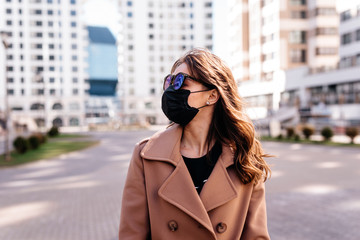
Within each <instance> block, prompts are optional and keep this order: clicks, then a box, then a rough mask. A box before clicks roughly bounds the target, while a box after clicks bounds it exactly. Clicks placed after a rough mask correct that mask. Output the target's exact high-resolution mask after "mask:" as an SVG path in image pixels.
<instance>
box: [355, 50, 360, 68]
mask: <svg viewBox="0 0 360 240" xmlns="http://www.w3.org/2000/svg"><path fill="white" fill-rule="evenodd" d="M355 63H356V65H357V66H360V53H359V54H357V55H356V60H355Z"/></svg>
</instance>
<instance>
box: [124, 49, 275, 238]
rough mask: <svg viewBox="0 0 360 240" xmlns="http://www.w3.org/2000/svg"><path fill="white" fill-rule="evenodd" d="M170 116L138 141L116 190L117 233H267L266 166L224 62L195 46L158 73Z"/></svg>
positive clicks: (245, 235)
mask: <svg viewBox="0 0 360 240" xmlns="http://www.w3.org/2000/svg"><path fill="white" fill-rule="evenodd" d="M164 90H165V91H164V94H163V96H162V109H163V111H164V113H165V115H166V116H167V117H168V118H169V120H171V121H172V122H174V123H173V124H171V125H170V126H169V127H168V128H167V129H166V130H164V131H162V132H158V133H156V134H155V135H154V136H152V137H151V138H149V139H146V140H143V141H141V142H140V143H138V144H137V145H136V147H135V150H134V152H133V157H132V160H131V162H130V166H129V170H128V175H127V179H126V183H125V187H124V192H123V200H122V211H121V220H120V230H119V239H120V240H128V239H134V240H135V239H136V240H141V239H153V240H160V239H165V240H173V239H182V240H192V239H193V240H202V239H204V240H209V239H227V240H234V239H246V240H248V239H270V237H269V234H268V231H267V222H266V207H265V192H264V181H265V180H266V178H267V176H268V175H269V174H270V169H269V166H268V165H267V163H266V162H265V161H264V159H263V157H265V156H267V155H264V154H263V151H262V148H261V145H260V143H259V141H258V140H257V139H256V138H255V131H254V126H253V124H252V123H251V121H250V120H249V119H248V118H247V116H246V115H245V113H244V110H243V107H242V100H241V98H240V97H239V95H238V89H237V85H236V83H235V81H234V78H233V76H232V73H231V71H230V69H229V68H228V67H227V66H226V65H225V64H224V62H222V61H221V60H220V59H219V58H218V57H217V56H215V55H213V54H211V53H210V52H209V51H206V50H202V49H194V50H192V51H190V52H188V53H187V54H185V55H184V56H183V57H182V58H180V59H179V60H177V61H176V62H175V63H174V65H173V67H172V70H171V75H168V76H167V77H166V78H165V80H164Z"/></svg>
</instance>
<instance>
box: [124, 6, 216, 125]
mask: <svg viewBox="0 0 360 240" xmlns="http://www.w3.org/2000/svg"><path fill="white" fill-rule="evenodd" d="M212 5H213V4H212V1H211V0H199V1H190V0H181V1H180V0H146V1H142V2H139V1H134V0H119V9H120V14H121V30H120V35H119V44H118V49H119V95H120V98H121V102H122V115H121V118H122V120H123V124H141V125H143V124H149V123H150V124H164V123H168V120H167V118H166V117H165V115H164V114H163V112H162V110H161V95H162V92H163V90H162V85H163V79H164V77H165V76H166V75H167V74H169V73H170V70H171V66H172V64H173V63H174V61H175V60H176V59H178V58H179V57H180V56H181V55H183V54H184V53H185V52H186V51H188V50H190V49H192V48H194V47H203V48H208V49H210V50H212V47H213V27H212V14H213V13H212V10H213V9H212V7H213V6H212Z"/></svg>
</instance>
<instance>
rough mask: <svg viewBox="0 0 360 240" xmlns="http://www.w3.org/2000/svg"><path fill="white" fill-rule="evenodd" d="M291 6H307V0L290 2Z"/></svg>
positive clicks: (291, 0) (292, 0)
mask: <svg viewBox="0 0 360 240" xmlns="http://www.w3.org/2000/svg"><path fill="white" fill-rule="evenodd" d="M290 4H291V5H306V0H290Z"/></svg>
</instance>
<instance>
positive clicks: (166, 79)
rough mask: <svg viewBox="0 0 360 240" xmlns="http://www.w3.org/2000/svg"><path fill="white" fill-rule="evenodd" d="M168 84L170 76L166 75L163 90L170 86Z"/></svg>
mask: <svg viewBox="0 0 360 240" xmlns="http://www.w3.org/2000/svg"><path fill="white" fill-rule="evenodd" d="M170 83H171V75H168V76H167V77H166V78H165V81H164V86H163V89H164V90H166V89H167V88H168V87H169V86H170Z"/></svg>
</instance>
